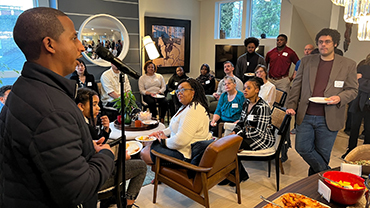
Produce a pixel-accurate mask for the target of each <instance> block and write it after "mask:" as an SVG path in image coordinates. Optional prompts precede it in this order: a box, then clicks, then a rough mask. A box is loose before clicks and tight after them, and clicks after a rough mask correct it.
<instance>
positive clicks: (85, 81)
mask: <svg viewBox="0 0 370 208" xmlns="http://www.w3.org/2000/svg"><path fill="white" fill-rule="evenodd" d="M77 61H78V62H79V64H78V65H77V66H76V70H75V71H74V72H73V73H72V76H71V77H70V78H69V79H72V80H76V83H77V84H78V88H82V87H87V88H90V89H92V90H95V92H97V93H98V95H99V89H98V85H97V84H96V82H95V77H94V75H92V74H90V73H89V72H88V71H87V68H86V64H85V62H83V61H82V60H81V59H77Z"/></svg>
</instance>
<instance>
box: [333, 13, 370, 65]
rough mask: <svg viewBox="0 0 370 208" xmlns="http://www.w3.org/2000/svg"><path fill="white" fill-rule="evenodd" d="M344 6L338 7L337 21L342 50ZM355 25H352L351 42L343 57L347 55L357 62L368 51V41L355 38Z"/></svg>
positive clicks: (344, 26) (344, 25)
mask: <svg viewBox="0 0 370 208" xmlns="http://www.w3.org/2000/svg"><path fill="white" fill-rule="evenodd" d="M343 13H344V8H343V7H341V8H340V18H339V22H338V30H339V31H340V33H341V40H340V44H339V47H338V48H340V49H341V50H342V51H343V52H344V50H343V42H344V32H345V30H346V24H345V22H344V19H343ZM357 28H358V27H357V25H353V26H352V34H351V43H350V44H349V48H348V51H347V52H345V53H344V56H345V57H348V58H350V59H352V60H354V61H356V63H359V62H360V61H361V60H362V59H365V58H366V56H367V55H368V54H369V53H370V42H369V41H359V40H358V39H357Z"/></svg>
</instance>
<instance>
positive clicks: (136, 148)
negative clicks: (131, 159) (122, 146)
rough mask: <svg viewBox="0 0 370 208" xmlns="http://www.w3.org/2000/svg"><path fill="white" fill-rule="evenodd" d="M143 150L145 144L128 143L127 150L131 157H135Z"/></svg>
mask: <svg viewBox="0 0 370 208" xmlns="http://www.w3.org/2000/svg"><path fill="white" fill-rule="evenodd" d="M141 149H143V144H141V143H140V142H137V141H128V142H126V150H127V153H128V154H129V155H135V154H137V153H139V152H140V151H141Z"/></svg>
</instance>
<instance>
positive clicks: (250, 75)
mask: <svg viewBox="0 0 370 208" xmlns="http://www.w3.org/2000/svg"><path fill="white" fill-rule="evenodd" d="M244 76H247V77H254V76H255V74H254V73H245V74H244Z"/></svg>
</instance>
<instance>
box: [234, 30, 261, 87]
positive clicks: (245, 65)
mask: <svg viewBox="0 0 370 208" xmlns="http://www.w3.org/2000/svg"><path fill="white" fill-rule="evenodd" d="M259 43H260V41H259V40H258V39H257V38H254V37H249V38H247V39H245V40H244V46H245V47H246V48H247V53H245V54H243V55H241V56H239V58H238V60H237V62H236V69H235V75H236V76H237V77H238V78H239V79H240V80H242V81H243V83H245V82H246V81H247V80H248V79H249V77H247V76H244V74H245V73H253V74H254V70H255V69H256V67H257V65H258V64H262V65H264V66H266V62H265V59H264V58H263V57H262V56H261V55H260V54H258V53H256V48H257V47H258V46H259Z"/></svg>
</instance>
